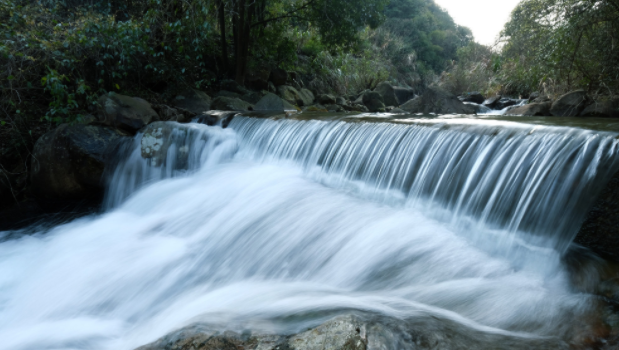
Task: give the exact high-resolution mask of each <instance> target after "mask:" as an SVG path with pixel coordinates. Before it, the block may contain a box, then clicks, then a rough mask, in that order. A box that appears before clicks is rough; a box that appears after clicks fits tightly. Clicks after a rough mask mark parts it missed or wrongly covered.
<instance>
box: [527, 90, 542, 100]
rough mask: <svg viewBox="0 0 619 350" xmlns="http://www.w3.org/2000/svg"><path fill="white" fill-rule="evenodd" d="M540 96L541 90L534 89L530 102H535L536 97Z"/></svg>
mask: <svg viewBox="0 0 619 350" xmlns="http://www.w3.org/2000/svg"><path fill="white" fill-rule="evenodd" d="M540 96H541V94H540V93H539V91H533V92H532V93H531V94H530V95H529V102H533V100H535V99H536V98H539V97H540Z"/></svg>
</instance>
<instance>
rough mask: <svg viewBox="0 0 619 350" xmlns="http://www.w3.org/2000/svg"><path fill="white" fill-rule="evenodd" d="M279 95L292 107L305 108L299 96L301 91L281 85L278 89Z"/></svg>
mask: <svg viewBox="0 0 619 350" xmlns="http://www.w3.org/2000/svg"><path fill="white" fill-rule="evenodd" d="M277 94H278V95H279V96H280V97H281V98H282V99H284V100H286V101H288V103H290V104H292V105H299V106H303V100H302V99H301V97H300V96H299V91H298V90H297V89H295V88H293V87H292V86H289V85H280V86H278V87H277Z"/></svg>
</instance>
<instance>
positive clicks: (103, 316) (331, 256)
mask: <svg viewBox="0 0 619 350" xmlns="http://www.w3.org/2000/svg"><path fill="white" fill-rule="evenodd" d="M175 127H176V128H178V130H180V131H178V132H176V133H175V134H173V138H174V140H175V141H174V145H175V146H174V147H170V149H168V150H167V153H166V161H165V162H164V163H163V164H161V165H158V166H153V161H152V160H145V159H142V158H141V156H140V149H139V144H140V135H138V136H137V137H136V141H135V143H134V144H133V145H130V146H128V148H127V155H126V156H124V157H122V161H121V162H120V164H119V165H118V166H117V168H116V170H115V172H114V174H113V175H112V176H111V182H110V190H109V193H108V196H107V199H106V201H107V202H106V203H107V205H108V208H109V209H108V210H107V212H106V213H105V214H102V215H97V216H91V217H87V218H82V219H79V220H76V221H74V222H72V223H69V224H65V225H61V226H58V227H56V228H54V229H52V230H51V231H50V232H47V233H40V234H35V235H31V236H23V237H21V238H19V239H13V240H8V241H5V242H2V243H0V257H1V258H0V338H2V339H3V348H6V349H132V348H135V347H137V346H140V345H143V344H145V343H148V342H150V341H153V340H155V339H156V338H158V337H160V336H163V335H165V334H166V333H168V332H170V331H172V330H174V329H177V328H179V327H181V326H184V325H187V324H189V323H191V322H195V321H207V322H210V323H219V324H222V325H231V324H235V323H238V322H242V321H247V320H266V319H274V318H281V317H286V316H292V315H303V314H312V313H317V312H319V311H325V312H326V311H329V310H340V309H358V310H365V311H371V312H378V313H382V314H385V315H391V316H394V317H399V318H410V317H420V316H424V315H433V316H434V317H439V318H444V319H449V320H454V321H456V322H458V323H459V324H461V325H462V326H463V327H471V328H475V329H479V330H482V331H484V332H494V333H505V334H518V335H519V336H534V337H537V336H556V337H564V336H567V335H568V333H569V331H570V328H569V325H570V321H571V320H573V319H574V318H575V317H578V315H580V314H581V313H583V312H585V311H586V310H587V309H588V308H589V307H590V300H589V297H588V296H587V295H582V294H578V293H574V292H573V291H572V289H571V287H570V285H569V282H568V280H569V278H568V275H567V273H566V270H565V267H564V266H563V264H562V262H561V252H562V251H563V250H562V249H563V248H564V246H565V245H566V243H565V242H566V241H568V240H569V239H570V238H569V237H570V235H572V236H573V232H559V231H552V230H548V228H549V226H547V225H546V226H545V225H544V224H543V223H542V221H543V220H541V219H535V220H529V221H530V222H529V221H527V222H528V223H527V224H526V225H524V226H523V225H521V224H519V225H515V224H514V222H523V219H519V218H518V215H520V214H519V213H521V212H522V217H528V216H530V215H533V214H534V213H535V212H534V211H529V209H527V208H528V207H526V206H527V205H528V206H529V207H532V208H533V209H535V211H539V210H542V211H543V210H544V206H552V207H553V208H554V207H557V208H558V209H552V210H550V209H549V210H547V211H543V214H544V217H545V218H546V219H547V220H554V216H553V215H555V216H557V215H559V216H560V215H561V213H559V211H563V212H564V213H563V215H565V216H564V217H563V218H564V219H567V218H569V216H568V215H575V214H576V212H577V211H578V210H580V207H579V206H578V205H575V204H570V203H571V201H573V200H586V199H587V198H588V197H586V196H583V195H582V193H581V192H586V191H592V190H594V187H595V186H594V187H592V184H594V183H597V182H599V181H603V180H604V177H605V176H607V175H608V173H610V172H612V170H614V169H616V165H615V164H614V162H613V161H612V159H614V158H613V157H612V156H614V154H615V152H616V140H615V138H614V136H615V135H614V134H603V133H594V132H589V131H584V130H576V129H566V128H564V129H561V128H536V127H533V126H522V127H505V126H501V127H498V126H491V127H479V126H477V127H471V126H453V125H452V126H449V125H447V126H446V125H440V124H436V125H435V124H428V125H422V124H414V125H397V124H376V123H344V122H319V121H309V122H302V121H293V120H279V121H276V120H263V119H250V118H237V119H235V120H233V122H232V123H231V124H230V128H229V129H221V128H219V127H207V126H202V125H191V126H180V125H175ZM556 143H559V144H556ZM185 146H187V147H189V148H188V149H183V151H182V152H181V151H180V150H181V148H183V147H185ZM540 173H543V174H544V175H543V176H542V175H540ZM559 180H560V181H561V184H558V185H552V182H553V181H554V182H557V181H559ZM568 182H569V183H568ZM522 186H524V187H522ZM527 186H528V187H527ZM562 186H563V187H562ZM565 186H568V187H567V188H570V189H571V192H572V193H564V192H565V188H566V187H565ZM506 188H510V189H509V190H508V189H506ZM484 191H487V192H484ZM482 192H484V193H483V194H482ZM549 196H554V197H553V198H554V200H552V201H550V199H548V198H550V197H549ZM507 201H512V202H513V203H512V204H511V205H507V204H505V202H507ZM525 207H526V208H525ZM495 210H496V211H497V213H495V214H493V213H494V212H493V211H495ZM514 218H516V219H514ZM518 220H520V221H518ZM524 221H526V220H524ZM557 222H558V221H557ZM463 223H468V224H463ZM480 237H485V240H483V239H481V238H480ZM506 237H507V238H506ZM532 237H544V239H538V240H536V239H532ZM506 247H509V248H506ZM307 317H309V318H310V319H311V317H310V316H307ZM290 327H293V326H292V325H291V326H290ZM296 330H297V329H292V328H290V329H285V328H284V329H279V330H278V331H280V332H292V331H296Z"/></svg>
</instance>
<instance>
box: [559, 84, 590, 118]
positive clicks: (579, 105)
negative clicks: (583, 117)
mask: <svg viewBox="0 0 619 350" xmlns="http://www.w3.org/2000/svg"><path fill="white" fill-rule="evenodd" d="M590 103H591V100H590V99H589V97H588V96H587V93H586V92H585V91H584V90H578V91H572V92H570V93H567V94H565V95H563V96H561V97H559V98H558V99H557V100H556V101H554V102H553V103H552V107H550V114H552V115H554V116H555V117H575V116H578V115H579V114H580V112H582V111H583V110H584V109H585V107H587V105H589V104H590Z"/></svg>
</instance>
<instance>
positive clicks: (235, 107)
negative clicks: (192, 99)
mask: <svg viewBox="0 0 619 350" xmlns="http://www.w3.org/2000/svg"><path fill="white" fill-rule="evenodd" d="M211 107H212V108H213V109H214V110H220V111H239V112H247V111H253V110H254V106H253V105H252V104H250V103H248V102H245V101H243V100H241V99H239V98H232V97H217V98H215V99H214V100H213V101H212V103H211Z"/></svg>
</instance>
